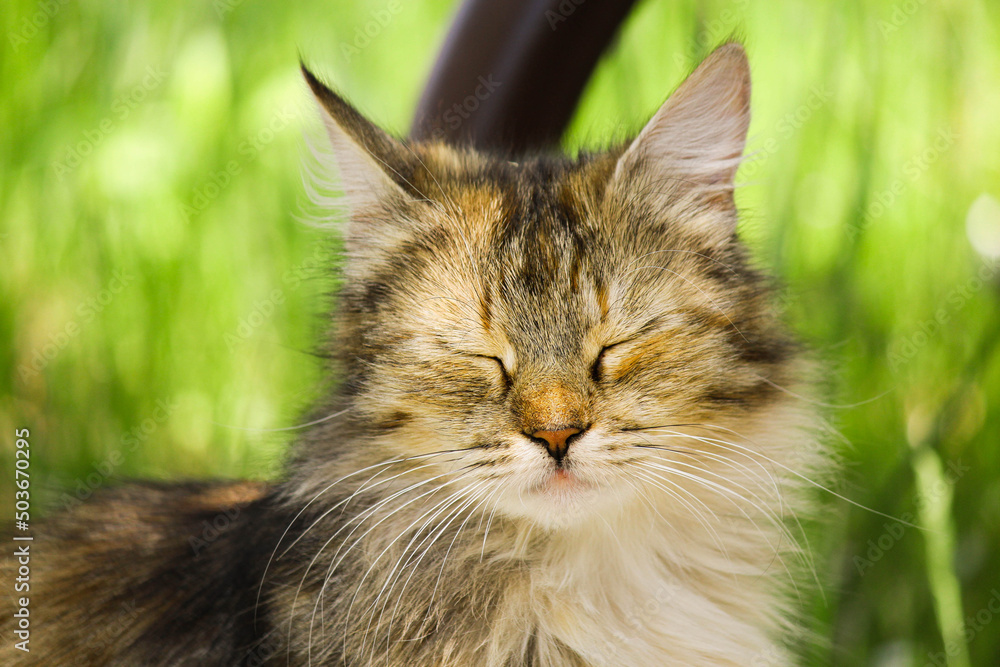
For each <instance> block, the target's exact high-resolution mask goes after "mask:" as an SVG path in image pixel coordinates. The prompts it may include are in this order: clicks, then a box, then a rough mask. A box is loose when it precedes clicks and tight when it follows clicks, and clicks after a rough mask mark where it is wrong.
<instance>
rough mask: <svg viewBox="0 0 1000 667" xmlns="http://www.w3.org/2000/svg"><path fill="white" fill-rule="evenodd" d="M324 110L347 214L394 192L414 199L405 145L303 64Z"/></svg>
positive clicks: (369, 205)
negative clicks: (347, 210)
mask: <svg viewBox="0 0 1000 667" xmlns="http://www.w3.org/2000/svg"><path fill="white" fill-rule="evenodd" d="M302 74H303V76H304V77H305V79H306V82H307V83H308V84H309V87H310V88H311V89H312V92H313V95H314V96H315V97H316V101H317V102H318V103H319V106H320V109H321V110H322V115H323V124H324V125H325V126H326V132H327V135H328V136H329V138H330V143H331V145H332V147H333V153H334V157H335V158H336V161H337V169H338V171H339V172H340V181H341V186H342V187H343V190H344V196H345V197H346V199H347V204H348V207H349V208H350V210H351V213H352V214H357V213H358V211H360V210H364V209H366V208H369V207H371V206H374V205H379V204H383V203H385V202H386V201H387V200H390V199H393V198H395V197H406V198H413V197H414V196H416V193H414V192H412V189H413V186H411V185H410V183H409V181H410V178H409V177H410V176H412V171H413V167H412V164H411V159H412V158H411V155H410V152H409V151H408V150H407V148H406V146H404V145H403V143H402V142H401V141H399V140H397V139H394V138H393V137H391V136H389V135H388V134H386V133H385V132H384V131H383V130H382V129H381V128H380V127H378V126H377V125H375V124H374V123H372V122H371V121H370V120H368V119H367V118H365V117H364V116H362V115H361V114H360V113H359V112H358V111H357V110H356V109H355V108H354V107H352V106H351V105H350V104H348V103H347V102H346V101H344V99H343V98H341V97H340V96H339V95H337V94H336V93H334V92H333V91H332V90H330V89H329V88H327V87H326V86H325V85H323V83H322V82H320V80H319V79H317V78H316V77H315V76H314V75H313V73H312V72H310V71H309V70H308V69H306V67H305V65H303V66H302Z"/></svg>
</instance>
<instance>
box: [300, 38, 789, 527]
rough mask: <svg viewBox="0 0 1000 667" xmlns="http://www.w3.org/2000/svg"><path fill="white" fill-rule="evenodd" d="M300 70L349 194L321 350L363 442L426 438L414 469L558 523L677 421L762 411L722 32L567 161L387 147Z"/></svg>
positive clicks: (761, 355)
mask: <svg viewBox="0 0 1000 667" xmlns="http://www.w3.org/2000/svg"><path fill="white" fill-rule="evenodd" d="M310 83H311V84H312V85H313V88H314V90H315V91H316V93H317V96H318V98H319V100H320V102H321V103H322V106H323V107H324V109H325V110H326V113H327V115H326V122H327V128H328V130H329V134H330V136H331V139H332V141H333V144H334V149H335V152H336V156H337V160H338V163H339V165H340V170H341V175H342V179H343V184H344V189H345V191H346V196H347V200H348V205H349V207H350V208H351V213H352V219H351V222H350V223H349V226H348V229H347V233H346V240H345V243H346V256H347V257H346V267H345V269H344V271H345V285H344V287H343V290H342V292H341V294H340V301H339V320H340V322H339V327H340V338H339V339H338V340H339V345H340V346H341V349H339V350H338V351H337V353H338V354H339V355H340V356H341V358H342V359H343V362H344V367H345V369H346V373H347V384H346V387H347V390H348V392H349V393H350V395H351V396H352V400H351V411H352V412H351V419H352V420H353V421H354V423H355V424H357V425H358V427H359V428H360V429H361V430H362V431H363V432H365V433H367V434H369V435H370V438H369V439H368V441H369V442H370V446H371V447H372V448H373V449H374V450H376V451H377V453H378V456H377V457H376V460H378V459H379V458H381V459H390V458H392V457H409V456H423V455H427V456H428V458H427V459H426V460H427V461H428V464H427V465H426V468H425V471H424V473H423V474H425V475H426V476H427V477H428V478H430V477H433V476H434V475H437V474H445V476H446V478H447V479H452V478H453V477H457V478H460V480H461V481H460V485H461V486H462V488H466V489H473V490H474V491H475V494H476V495H475V496H474V497H476V498H478V499H481V500H482V502H483V504H484V505H486V506H488V507H497V508H499V509H500V511H502V512H504V513H506V514H507V515H510V516H523V517H527V518H530V519H532V520H534V521H536V522H538V523H541V524H543V525H547V526H560V525H566V524H571V523H573V522H575V521H576V520H577V519H580V518H583V517H586V516H590V515H593V514H595V513H601V512H604V511H614V509H615V508H620V507H622V506H623V505H624V504H627V503H628V502H630V500H631V499H635V498H638V497H641V496H642V495H644V493H645V491H644V487H645V486H648V484H647V482H651V483H653V484H654V486H656V485H657V483H656V479H657V477H661V475H660V474H659V473H658V472H657V470H658V469H657V468H651V467H649V465H648V464H649V463H650V462H653V463H655V462H656V461H662V460H663V456H664V454H665V453H666V454H669V453H670V452H669V451H668V449H669V450H674V451H675V453H677V452H680V454H678V455H679V456H681V458H680V459H679V460H681V461H682V462H683V456H685V455H686V454H684V452H685V451H690V447H691V445H692V442H694V441H692V440H690V438H688V437H687V434H689V433H690V432H691V430H690V429H691V428H692V427H695V428H697V427H700V426H702V425H708V427H715V428H725V429H738V428H739V427H740V424H741V423H742V422H745V421H752V420H755V419H760V418H761V417H762V416H763V415H766V412H767V410H768V409H769V407H770V406H771V404H772V403H773V400H774V398H775V393H776V388H775V385H777V384H780V383H781V382H782V378H783V374H784V369H785V366H786V364H788V363H789V360H790V356H791V353H790V347H789V345H788V342H787V341H786V339H785V338H784V337H783V335H782V334H781V333H780V327H778V326H777V324H776V322H775V320H774V317H773V315H772V313H771V312H770V311H769V309H768V306H767V304H766V300H765V297H764V294H763V287H762V283H761V279H760V277H759V276H758V275H757V274H755V273H754V272H753V271H752V270H751V269H750V268H749V267H748V265H747V261H746V259H745V257H744V253H743V251H742V249H741V248H740V246H739V244H738V242H737V240H736V237H735V223H736V213H735V209H734V206H733V203H732V178H733V174H734V171H735V168H736V165H737V163H738V158H739V156H740V154H741V153H742V148H743V143H744V138H745V133H746V127H747V122H748V119H749V110H748V101H749V80H748V74H747V68H746V62H745V58H744V56H743V53H742V50H741V49H739V48H738V47H735V46H731V47H724V48H723V49H720V50H719V51H717V52H716V53H715V54H713V56H711V57H710V58H709V60H707V61H706V62H705V63H704V64H703V65H702V66H701V67H700V68H699V69H698V70H697V71H696V72H695V74H693V75H692V76H691V77H690V78H689V79H688V81H687V82H685V84H684V85H683V86H682V87H681V88H680V89H679V90H678V91H677V92H676V93H675V94H674V95H673V96H672V97H671V98H670V100H668V102H667V103H666V104H665V105H664V107H663V108H661V110H660V111H659V112H658V113H657V114H656V116H655V117H654V118H653V120H652V121H650V123H649V125H647V127H646V128H645V129H644V130H643V132H642V133H641V134H640V135H639V137H638V138H637V139H636V140H635V141H634V142H632V143H631V145H629V146H626V147H623V148H621V149H618V150H612V151H608V152H606V153H601V154H596V155H588V156H582V157H580V158H577V159H575V160H569V159H548V158H532V159H524V160H520V161H518V162H513V161H507V160H503V159H498V158H493V157H487V156H483V155H479V154H476V153H474V152H471V151H464V150H456V149H452V148H448V147H445V146H443V145H411V146H404V145H402V144H400V143H398V142H396V141H395V140H392V139H390V138H389V137H387V136H386V135H384V134H382V133H381V132H380V131H379V130H377V129H376V128H375V127H374V126H372V125H370V124H368V123H367V121H364V120H363V119H362V118H361V117H360V116H359V115H357V114H356V112H354V111H353V110H351V109H350V108H349V107H347V106H346V105H345V104H344V103H343V102H342V101H341V100H339V98H336V97H335V96H334V95H333V94H332V93H330V92H329V91H327V90H325V89H324V88H322V87H321V85H320V84H319V83H318V82H316V81H315V80H314V79H311V77H310ZM373 157H374V159H372V158H373ZM713 436H714V437H715V438H718V437H719V432H715V433H714V434H713V433H709V435H708V437H709V438H712V437H713ZM701 437H702V438H703V439H704V438H705V436H704V435H702V436H701ZM722 440H726V438H722ZM698 446H699V447H700V449H701V450H702V451H709V450H711V449H712V448H713V446H714V445H713V443H711V442H708V441H705V440H703V441H701V444H700V445H698ZM664 448H666V449H664ZM685 448H687V449H685ZM440 451H449V452H452V454H450V455H447V456H438V457H435V456H432V454H433V453H435V452H440ZM723 458H726V457H725V456H723ZM728 458H730V459H732V458H733V457H732V456H729V457H728ZM417 460H422V459H417ZM702 463H704V460H703V461H702ZM730 467H731V466H730ZM744 467H745V464H744ZM442 471H445V472H444V473H443V472H442ZM448 475H451V476H452V477H448ZM701 476H704V475H703V474H702V475H701ZM680 483H681V485H683V484H684V483H686V482H684V480H681V482H680ZM660 486H662V485H660Z"/></svg>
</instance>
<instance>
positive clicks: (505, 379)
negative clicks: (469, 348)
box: [472, 354, 512, 390]
mask: <svg viewBox="0 0 1000 667" xmlns="http://www.w3.org/2000/svg"><path fill="white" fill-rule="evenodd" d="M472 356H473V357H475V358H477V359H482V360H484V361H486V362H489V363H490V364H491V365H493V366H494V367H495V368H496V370H498V371H499V378H500V380H501V384H502V385H503V387H504V389H505V390H507V389H510V387H511V384H512V380H511V377H510V371H508V370H507V366H506V364H504V362H503V359H501V358H500V357H494V356H490V355H486V354H474V355H472Z"/></svg>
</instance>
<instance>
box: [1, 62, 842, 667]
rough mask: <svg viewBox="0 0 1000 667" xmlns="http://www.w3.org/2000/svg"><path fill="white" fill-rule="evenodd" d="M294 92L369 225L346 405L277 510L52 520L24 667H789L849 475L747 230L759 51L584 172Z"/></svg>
mask: <svg viewBox="0 0 1000 667" xmlns="http://www.w3.org/2000/svg"><path fill="white" fill-rule="evenodd" d="M303 74H304V76H305V79H306V81H307V83H308V85H309V87H310V88H311V90H312V92H313V93H314V96H315V98H316V100H317V101H318V107H319V110H320V114H321V116H322V119H323V125H324V128H325V134H326V136H327V137H328V138H329V142H330V145H331V146H332V154H333V156H334V157H335V161H336V166H335V167H333V169H335V170H336V171H337V172H339V176H340V182H341V186H342V190H343V197H344V199H343V202H344V204H346V207H347V210H348V212H349V215H348V216H347V220H346V222H345V223H344V228H343V236H344V251H343V253H344V259H343V266H342V268H341V269H340V270H341V272H342V276H341V281H340V284H341V287H340V288H339V293H338V294H337V295H336V307H335V309H334V311H333V313H332V316H331V318H332V319H333V320H334V322H335V326H334V334H333V335H332V338H331V342H330V344H329V350H330V355H331V356H332V359H333V361H332V367H331V373H332V374H334V375H335V376H336V377H339V378H342V381H340V384H339V386H338V387H337V389H336V390H335V391H334V392H332V394H331V395H330V396H329V397H328V398H327V399H326V400H324V401H322V402H321V403H320V405H318V406H317V407H316V409H315V411H314V413H312V416H311V419H310V425H309V428H308V429H307V430H306V431H305V435H303V436H302V437H301V438H299V440H298V442H297V443H296V445H295V448H294V450H293V453H292V454H291V456H290V460H289V463H288V466H287V470H286V472H285V473H284V475H283V477H282V478H281V479H280V480H278V481H276V482H274V483H273V484H269V485H265V484H256V483H249V482H204V483H188V484H165V483H137V484H128V485H124V486H121V487H118V488H112V489H108V490H106V491H104V492H103V493H102V494H99V495H98V497H96V498H95V499H93V500H92V501H91V502H88V503H85V504H83V505H81V506H79V507H78V508H76V509H74V510H73V511H70V512H67V513H63V514H59V515H56V516H54V517H52V518H51V519H49V520H48V521H47V522H45V524H44V525H43V526H41V527H40V528H39V530H38V532H37V533H36V538H35V541H34V542H33V543H32V546H31V549H32V552H33V554H34V556H33V561H32V567H33V570H32V572H33V574H32V582H31V592H30V596H31V601H32V607H31V609H32V611H31V613H32V629H33V634H32V642H31V653H29V654H24V655H19V652H17V651H15V650H14V649H13V648H12V645H13V641H12V640H11V636H12V635H11V633H12V629H13V627H12V625H11V613H10V612H8V611H7V609H5V610H4V613H3V617H2V619H0V630H2V634H3V637H4V646H2V647H0V659H2V661H3V662H4V664H12V662H11V659H12V657H14V656H16V655H19V657H22V658H24V659H26V660H27V661H28V662H30V663H34V664H45V665H61V664H114V665H139V664H142V665H179V664H198V665H211V664H218V665H236V664H245V665H265V664H274V665H279V664H280V665H283V664H293V665H306V664H314V665H392V666H402V665H405V666H410V665H434V666H437V667H451V666H455V667H468V666H470V665H488V666H495V667H502V666H511V667H513V666H515V665H526V666H532V667H566V666H572V667H598V666H604V665H609V666H610V665H615V666H635V667H649V666H651V665H668V664H669V665H748V664H750V665H785V664H791V663H793V662H794V657H793V651H791V650H790V649H789V647H788V646H789V644H790V641H791V640H790V639H789V638H790V637H792V638H794V637H801V636H802V630H801V629H800V627H799V626H800V624H799V623H798V622H796V620H795V619H796V613H795V611H794V609H795V593H794V591H795V590H796V589H797V588H800V587H803V586H807V582H808V580H809V577H808V576H806V573H807V570H808V568H807V567H805V566H804V565H803V561H808V554H807V553H805V550H803V549H800V548H799V547H798V546H797V544H798V542H800V541H801V540H800V539H798V538H799V536H800V531H799V530H798V529H797V528H796V525H797V523H796V522H797V521H798V520H799V519H801V518H803V517H805V516H807V515H809V512H810V504H809V498H808V494H807V493H806V492H805V491H806V490H807V487H808V484H806V483H805V480H810V479H816V478H817V476H819V475H822V474H823V472H824V471H825V470H826V469H827V468H828V466H829V464H828V459H829V457H828V456H826V455H825V454H824V449H823V447H822V446H821V445H820V444H818V442H817V438H816V437H815V435H814V432H813V431H814V427H813V425H814V423H815V416H814V415H813V414H812V412H811V409H810V407H809V405H810V403H808V402H804V401H802V400H800V398H799V396H800V395H801V394H808V393H809V391H810V387H811V376H812V375H813V371H812V370H811V367H810V364H809V363H807V361H806V360H805V357H804V355H803V353H802V352H801V350H800V349H799V346H798V345H797V344H796V343H795V342H794V340H793V339H792V337H791V336H790V335H789V334H788V333H787V332H786V331H785V328H784V327H783V325H782V324H781V322H780V318H779V316H778V314H777V313H776V312H775V309H774V307H773V306H772V305H771V299H770V293H771V288H770V282H769V280H768V279H767V278H766V277H765V276H764V275H763V274H762V273H761V272H759V271H758V270H756V269H755V268H754V267H753V265H752V262H751V260H750V259H749V256H748V253H747V251H746V250H745V248H744V247H743V245H742V244H741V242H740V241H739V239H738V237H737V234H736V226H737V218H738V216H737V210H736V206H735V204H734V199H733V190H734V178H735V174H736V171H737V168H738V166H739V164H740V161H741V159H742V155H743V151H744V145H745V141H746V133H747V128H748V124H749V118H750V106H749V101H750V75H749V66H748V62H747V58H746V55H745V53H744V50H743V48H742V47H741V46H740V45H738V44H736V43H729V44H725V45H723V46H721V47H720V48H718V49H717V50H715V51H714V52H713V53H712V54H710V55H709V57H708V58H707V59H706V60H705V61H704V62H703V63H702V64H701V65H700V66H699V67H698V68H697V69H696V70H695V71H694V72H693V74H691V75H690V76H689V77H688V78H687V79H686V80H685V81H684V82H683V83H682V84H681V86H680V87H679V88H678V89H677V90H676V91H675V92H674V93H673V94H672V95H671V96H670V97H669V98H668V100H667V101H666V102H665V103H664V104H663V106H662V107H661V108H660V109H659V110H658V111H657V112H656V113H655V115H654V116H653V117H652V119H651V120H650V121H649V122H648V124H647V125H646V126H645V127H644V128H643V129H642V130H641V131H640V132H639V133H638V135H637V136H636V137H635V138H634V139H633V140H631V141H629V142H625V143H623V144H622V145H620V146H617V147H614V148H611V149H609V150H605V151H599V152H592V153H581V154H580V155H578V156H576V157H562V156H550V155H534V156H533V155H524V156H505V155H491V154H484V153H479V152H476V151H474V150H472V149H468V148H462V147H455V146H449V145H445V144H443V143H436V142H428V143H407V142H404V141H401V140H397V139H395V138H393V137H391V136H390V135H389V134H387V133H385V132H384V131H383V130H381V129H380V128H378V127H377V126H375V125H374V124H372V123H371V122H369V121H368V120H367V119H365V118H364V117H363V116H362V115H361V114H360V113H359V112H357V111H356V110H355V109H354V108H352V107H351V106H349V105H348V103H347V102H345V101H344V100H343V99H342V98H341V97H340V96H338V95H337V94H335V93H334V92H332V91H331V90H330V89H328V88H327V87H326V86H325V85H324V84H323V83H321V82H320V81H319V80H318V79H317V78H316V77H315V76H313V75H312V74H311V73H310V72H309V71H308V70H307V69H306V68H305V67H303ZM8 575H12V569H11V564H10V563H8V565H6V566H5V570H4V581H8V580H9V579H8Z"/></svg>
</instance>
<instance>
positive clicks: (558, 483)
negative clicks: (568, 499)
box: [532, 466, 593, 495]
mask: <svg viewBox="0 0 1000 667" xmlns="http://www.w3.org/2000/svg"><path fill="white" fill-rule="evenodd" d="M592 486H593V485H592V484H590V483H589V482H587V481H585V480H584V479H583V478H581V477H580V476H579V475H578V474H576V473H575V472H573V471H572V470H567V469H566V468H564V467H562V466H559V467H558V468H556V469H555V470H553V471H552V472H551V473H546V475H545V476H544V477H543V478H542V480H541V481H540V482H538V484H536V485H535V488H534V489H532V491H534V492H535V493H540V494H545V495H548V494H556V495H561V494H566V493H580V492H582V491H586V490H589V489H591V488H592Z"/></svg>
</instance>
